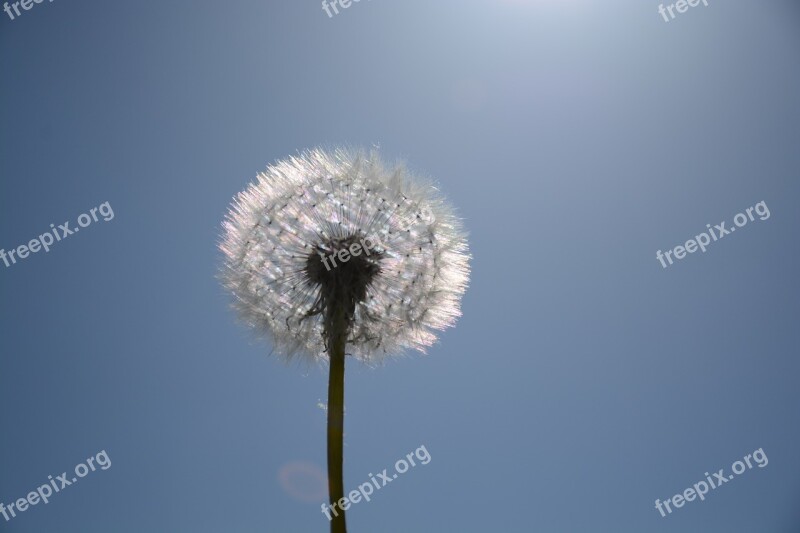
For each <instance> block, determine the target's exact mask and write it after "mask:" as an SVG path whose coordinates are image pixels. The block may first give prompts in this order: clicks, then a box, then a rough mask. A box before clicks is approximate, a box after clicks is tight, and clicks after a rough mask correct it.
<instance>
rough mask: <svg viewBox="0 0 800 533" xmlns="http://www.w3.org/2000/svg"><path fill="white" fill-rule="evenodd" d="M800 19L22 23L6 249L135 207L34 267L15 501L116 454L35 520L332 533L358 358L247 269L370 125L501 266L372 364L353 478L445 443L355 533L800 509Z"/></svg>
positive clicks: (108, 17) (0, 143)
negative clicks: (313, 166) (302, 352)
mask: <svg viewBox="0 0 800 533" xmlns="http://www.w3.org/2000/svg"><path fill="white" fill-rule="evenodd" d="M799 22H800V9H798V7H797V5H796V4H794V3H792V2H790V1H788V0H786V1H782V0H770V1H766V2H745V1H726V2H720V1H718V0H710V1H709V6H708V7H705V6H703V5H702V4H700V5H699V6H698V7H693V8H689V9H688V11H687V12H685V13H683V14H680V15H679V16H678V17H677V18H676V19H675V20H672V21H670V22H665V21H664V20H663V18H662V17H661V16H660V15H659V14H658V3H656V2H655V1H654V2H649V1H632V0H626V1H616V0H610V1H606V2H589V1H588V0H570V1H566V0H559V1H556V0H527V1H526V0H518V1H511V0H508V1H489V0H469V1H455V0H453V1H450V0H437V1H436V2H431V1H429V0H427V1H423V0H405V1H403V2H399V1H391V0H374V1H368V2H364V1H362V2H359V3H354V4H353V5H352V6H351V7H349V8H348V9H346V10H342V11H341V13H340V14H339V15H336V16H334V17H332V18H329V17H328V16H327V15H326V14H325V11H324V10H323V9H322V8H321V6H320V3H319V2H316V1H305V0H303V1H296V0H295V1H292V2H280V3H278V2H274V1H270V2H257V1H255V0H252V1H238V0H232V1H228V2H209V1H205V0H198V1H194V2H189V1H188V0H186V1H182V0H174V1H170V2H120V1H107V2H99V1H90V0H71V1H70V2H66V1H64V0H56V1H54V2H43V3H40V4H33V7H32V8H31V9H30V10H29V11H23V12H22V14H21V15H20V16H18V17H16V18H15V19H14V20H11V19H10V17H8V16H7V15H6V14H5V13H2V12H0V72H2V75H0V96H2V104H0V248H2V249H4V250H6V251H8V250H11V249H15V248H16V247H18V246H19V245H22V244H26V243H28V242H29V241H30V240H31V239H33V238H35V237H37V236H38V235H40V234H42V233H44V232H46V231H48V230H49V228H50V224H51V223H52V224H54V225H56V226H57V225H59V224H62V223H63V222H64V221H71V224H72V226H73V227H74V226H75V225H76V222H75V221H76V220H77V218H78V216H79V215H81V214H82V213H89V211H90V210H91V209H92V208H95V207H97V206H99V205H101V204H103V203H104V202H108V203H109V204H110V206H111V207H112V208H113V210H114V215H115V216H114V218H113V220H109V221H104V220H103V219H102V218H100V219H99V220H98V221H97V222H95V223H92V224H91V225H89V226H87V227H85V228H81V232H80V233H77V234H74V235H70V236H69V237H68V238H67V239H65V240H64V241H61V242H58V243H57V244H55V245H54V246H53V247H52V249H51V250H50V251H49V252H47V253H43V252H41V251H40V252H38V253H35V254H32V255H30V256H29V257H27V258H25V259H24V260H21V261H20V262H19V263H17V264H13V265H12V266H10V267H6V266H5V265H4V264H2V263H0V294H1V295H2V299H0V341H1V345H2V348H0V502H2V503H4V504H6V505H8V504H9V503H11V502H14V501H16V500H17V499H18V498H23V497H26V495H27V494H28V493H29V492H30V491H32V490H35V489H36V488H37V487H39V486H41V485H42V484H44V483H47V481H48V475H52V476H53V477H54V478H55V477H56V476H57V475H60V474H61V473H62V472H63V471H69V472H72V471H73V469H74V467H75V465H77V464H79V463H82V462H85V461H86V460H87V459H88V458H90V457H95V456H96V455H97V454H98V453H99V452H101V451H103V450H105V452H106V453H107V455H108V457H109V458H110V460H111V463H112V466H111V467H110V468H108V469H107V470H100V469H98V470H96V471H95V472H91V473H89V474H88V475H87V476H86V477H85V478H84V479H81V480H79V481H78V482H77V483H75V484H74V485H72V486H69V487H68V488H65V489H64V491H63V492H60V493H58V494H56V495H54V496H53V497H52V498H51V500H50V502H49V503H48V504H47V505H43V504H41V503H40V504H39V505H36V506H34V507H31V508H29V509H28V510H27V511H25V512H23V513H21V514H19V515H18V516H17V517H16V518H13V519H12V520H10V521H5V520H4V519H3V518H2V515H0V531H8V532H11V533H27V532H41V531H54V530H60V531H68V532H72V531H75V532H78V531H80V532H82V533H83V532H107V531H114V532H118V533H127V532H139V531H154V532H183V531H186V532H189V531H191V532H217V531H234V532H243V533H245V532H255V531H274V532H280V533H305V532H313V531H326V530H327V527H328V523H327V519H326V518H325V517H324V515H323V514H322V513H321V512H320V504H321V503H323V501H325V500H326V496H325V487H324V477H320V476H321V475H323V474H321V473H322V472H324V470H325V413H324V411H323V410H322V409H321V408H320V407H319V403H320V402H324V401H325V397H326V384H327V376H326V373H325V371H324V369H318V368H316V367H308V366H304V365H302V364H290V365H286V364H284V363H283V362H282V361H281V360H280V359H278V358H276V357H270V356H269V353H270V351H271V346H270V344H269V343H268V342H264V341H261V340H258V339H256V338H254V337H253V335H252V334H251V333H250V332H248V331H247V330H246V329H245V328H243V327H242V326H240V325H239V324H238V323H237V321H236V318H235V316H234V314H233V313H232V312H231V311H230V310H229V308H228V303H229V298H228V295H226V294H225V293H224V291H223V290H222V289H221V287H220V285H219V283H218V281H217V279H216V278H215V276H216V273H217V271H218V268H219V265H220V263H221V254H220V253H219V252H218V250H217V248H216V246H217V242H218V238H219V234H220V223H221V220H222V218H223V216H224V214H225V212H226V209H227V207H228V204H229V202H230V200H231V198H232V197H233V196H234V195H235V194H236V193H237V192H238V191H240V190H242V189H244V188H245V187H246V186H247V184H248V183H249V182H250V181H251V180H252V179H254V177H255V175H256V173H257V172H259V171H261V170H263V169H264V168H265V166H266V165H268V164H269V163H271V162H273V161H275V160H277V159H280V158H283V157H286V156H287V155H291V154H294V153H296V152H297V151H298V150H302V149H305V148H310V147H314V146H335V145H349V146H364V147H370V146H374V145H377V146H380V149H381V152H382V153H383V155H384V157H385V158H387V159H390V160H394V159H400V160H403V161H406V162H407V164H408V166H409V167H410V168H411V169H412V170H413V171H415V172H417V173H420V174H423V175H426V176H430V177H432V178H433V179H434V180H435V181H436V183H437V185H438V186H439V188H440V189H441V190H442V191H443V192H444V193H445V194H446V196H447V197H448V198H449V199H450V201H451V202H452V203H453V204H454V205H455V206H456V208H457V210H458V213H459V215H460V216H461V217H462V218H463V219H464V224H465V226H466V228H467V229H468V230H469V232H470V238H469V240H470V247H471V252H472V254H473V256H474V259H473V261H472V269H473V272H472V278H471V284H470V288H469V290H468V291H467V293H466V295H465V297H464V300H463V313H464V316H463V317H462V319H461V320H460V321H459V324H458V325H457V326H456V327H455V328H453V329H450V330H448V331H446V332H445V333H444V334H443V335H441V338H440V342H439V343H438V344H437V345H436V346H435V347H433V348H432V349H431V350H430V351H429V353H428V355H426V356H418V355H416V354H409V357H403V358H399V359H396V360H393V361H390V362H388V363H387V364H385V365H383V366H380V367H379V368H377V369H369V368H364V367H361V366H359V365H358V364H356V363H350V364H349V366H348V368H347V382H346V392H345V393H346V406H347V413H346V421H345V427H346V435H345V487H346V489H347V490H350V489H352V488H355V487H356V486H357V485H358V484H360V483H363V482H365V481H367V480H368V479H369V475H370V474H375V473H377V472H379V471H382V470H383V469H384V468H388V469H390V471H391V469H392V468H393V465H394V464H395V461H397V460H398V459H400V458H403V457H405V456H406V454H407V453H409V452H413V451H414V450H416V449H417V448H419V447H420V446H425V447H426V449H427V450H428V452H429V453H430V456H431V461H430V462H429V463H428V464H426V465H418V466H416V467H413V468H411V469H410V470H409V471H408V472H407V473H405V474H403V475H402V476H400V477H399V478H398V479H397V480H396V481H393V482H392V484H391V485H388V486H386V487H384V488H382V489H381V490H380V491H378V492H376V494H375V496H374V498H373V499H372V501H370V502H361V503H359V504H357V505H355V506H354V507H353V508H351V510H350V511H349V512H348V523H349V526H350V530H351V531H352V532H359V531H381V532H385V533H395V532H397V533H399V532H406V531H418V532H422V533H428V532H430V533H434V532H443V531H462V532H483V531H502V532H528V531H553V532H585V531H599V532H606V531H614V532H641V531H648V532H662V531H664V532H668V531H676V532H678V531H679V532H681V533H685V532H708V531H726V532H752V531H768V532H780V533H783V532H786V533H788V532H793V531H796V530H797V528H798V527H800V513H798V511H797V503H796V502H797V498H798V497H800V481H799V480H800V477H798V472H800V458H798V455H797V453H796V451H797V449H798V446H799V445H800V432H799V431H798V422H800V416H799V415H798V410H797V405H798V401H800V390H798V387H797V379H796V376H797V374H798V371H800V363H798V359H797V347H798V330H797V327H796V325H797V317H798V311H799V309H798V301H799V300H798V298H797V296H798V285H797V282H796V275H797V272H798V271H799V270H800V269H799V268H798V267H799V266H800V265H799V264H798V263H799V262H800V260H799V259H800V258H799V256H798V252H797V246H796V244H797V235H796V230H797V227H798V223H799V222H800V208H798V199H800V195H798V193H800V185H798V181H797V171H798V168H800V151H798V150H797V140H798V133H800V132H799V131H798V124H800V122H799V121H798V118H800V111H799V110H798V105H797V104H798V99H797V95H798V94H800V66H799V65H798V63H797V61H796V50H797V49H798V44H800V42H799V41H800V31H799V30H798V28H800V26H798V23H799ZM761 201H764V202H765V203H766V205H767V206H768V207H769V210H770V213H771V216H770V218H769V219H767V220H764V221H761V220H759V219H758V218H756V219H755V221H753V222H751V223H748V224H747V225H745V226H743V227H742V228H740V229H738V230H737V232H736V233H735V234H731V235H728V236H726V237H725V238H724V239H722V240H720V241H718V242H715V243H713V244H712V245H711V246H710V247H709V248H708V250H707V251H706V252H705V253H694V254H691V255H688V256H687V257H686V258H684V259H682V260H680V261H679V262H677V263H676V264H674V265H672V266H670V267H669V268H666V269H665V268H662V266H661V264H660V263H659V261H658V260H657V258H656V251H658V250H662V251H663V250H668V249H671V248H674V247H675V246H676V245H681V244H683V243H684V242H685V241H686V240H688V239H690V238H692V237H694V236H695V235H697V234H698V233H700V232H702V231H704V230H705V229H706V224H712V225H714V224H718V223H719V222H720V221H723V220H725V221H728V222H727V224H728V226H730V225H731V224H732V222H731V221H732V220H733V218H734V216H735V215H736V214H737V213H739V212H743V211H745V210H746V208H748V207H751V206H754V205H755V204H756V203H758V202H761ZM759 448H762V449H763V451H764V453H765V454H766V456H767V457H768V459H769V463H768V465H767V466H765V467H763V468H758V467H755V468H753V469H749V470H747V471H746V472H744V473H743V474H742V475H741V476H740V477H736V478H735V479H733V480H731V481H730V482H729V483H726V484H725V485H723V486H721V487H720V488H719V489H715V490H713V491H711V492H710V493H709V494H708V495H707V496H706V499H705V501H702V502H700V501H693V502H689V503H687V504H686V505H684V506H683V507H681V508H680V509H676V510H675V511H674V512H673V513H672V514H669V515H668V516H666V517H662V516H661V515H660V514H659V512H658V511H657V510H656V509H655V507H654V502H655V500H656V499H657V498H658V499H661V500H662V501H663V500H667V499H669V498H671V497H672V496H673V495H674V494H677V493H682V492H683V491H684V490H685V489H686V488H689V487H691V486H692V485H693V484H695V483H697V482H698V481H701V480H703V479H705V477H706V476H705V474H704V473H705V472H709V473H713V472H717V471H718V470H719V469H720V468H724V469H725V471H726V472H729V471H730V468H731V465H732V464H733V463H734V462H735V461H737V460H740V459H742V458H743V457H744V456H745V455H747V454H752V453H753V451H754V450H757V449H759Z"/></svg>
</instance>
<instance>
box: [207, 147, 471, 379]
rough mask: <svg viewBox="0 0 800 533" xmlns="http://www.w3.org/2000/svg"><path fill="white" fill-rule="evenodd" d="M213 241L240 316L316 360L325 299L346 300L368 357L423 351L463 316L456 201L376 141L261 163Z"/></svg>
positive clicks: (280, 344) (357, 342)
mask: <svg viewBox="0 0 800 533" xmlns="http://www.w3.org/2000/svg"><path fill="white" fill-rule="evenodd" d="M365 243H366V244H365ZM354 245H359V246H361V245H363V248H362V252H361V253H360V254H355V253H354V254H351V255H349V259H348V260H347V261H341V260H339V259H338V256H339V254H340V253H341V252H342V251H343V250H347V251H348V252H352V251H353V249H354V248H353V246H354ZM220 249H221V250H222V252H223V254H224V259H225V261H224V267H223V270H222V273H221V278H222V282H223V284H224V286H225V287H226V288H227V289H228V290H229V291H230V292H231V293H232V294H233V297H234V307H235V308H236V310H237V311H238V313H239V315H240V316H241V318H242V319H243V320H244V321H245V322H246V323H248V324H249V325H251V326H252V327H253V328H255V330H256V331H257V332H259V333H261V334H263V335H265V336H267V337H269V338H271V339H272V342H273V344H274V346H275V349H276V351H278V352H279V353H281V354H283V355H285V356H287V357H292V356H295V355H305V356H309V357H311V358H312V359H314V360H316V361H319V362H324V361H327V353H326V342H325V335H324V333H325V330H326V313H325V309H326V305H327V304H328V303H330V301H331V300H333V299H338V300H337V301H341V300H342V299H344V300H347V301H348V302H349V307H348V311H347V326H348V332H347V345H348V346H347V347H348V354H349V355H351V356H353V357H356V358H358V359H360V360H362V361H364V362H367V363H374V362H378V361H380V360H381V359H382V358H384V357H385V356H386V355H391V354H396V353H399V352H401V351H403V350H405V349H415V350H419V351H423V352H424V351H425V348H426V347H428V346H430V345H431V344H433V343H434V342H435V340H436V334H435V332H436V331H437V330H442V329H444V328H446V327H449V326H452V325H454V323H455V321H456V319H457V318H458V317H459V316H460V314H461V313H460V300H461V296H462V295H463V293H464V291H465V290H466V287H467V283H468V279H469V253H468V247H467V242H466V236H465V234H464V231H463V229H462V226H461V222H460V220H459V219H458V218H457V217H456V216H455V214H454V213H453V210H452V209H451V208H450V206H449V205H448V204H447V203H446V202H445V201H444V199H443V198H442V197H441V195H440V194H439V192H438V191H437V190H436V188H434V187H433V186H431V185H429V184H427V183H424V182H422V181H420V180H419V179H418V178H416V177H414V176H411V175H410V174H409V173H408V171H407V170H406V169H405V168H404V167H402V166H396V167H393V168H389V167H387V166H386V165H385V164H384V163H383V162H382V161H381V160H380V158H379V156H378V154H377V153H376V152H374V151H373V152H370V153H366V152H353V151H348V150H343V149H338V150H335V151H332V152H327V151H324V150H321V149H315V150H310V151H307V152H304V153H302V154H300V155H298V156H295V157H291V158H288V159H286V160H283V161H279V162H277V163H275V164H274V165H272V166H270V167H268V168H267V170H266V171H265V172H263V173H261V174H259V175H258V177H257V180H256V181H255V182H254V183H252V184H251V185H250V186H249V187H248V188H247V189H246V190H245V191H243V192H241V193H239V195H238V196H237V197H236V198H235V199H234V201H233V203H232V205H231V208H230V212H229V213H228V215H227V217H226V219H225V221H224V223H223V235H222V239H221V243H220ZM355 250H356V251H358V250H359V248H358V247H356V248H355ZM347 256H348V255H345V257H347ZM323 257H324V258H330V257H333V262H334V263H335V265H336V266H331V261H330V259H326V261H323ZM326 265H327V266H326ZM328 266H331V267H330V268H328Z"/></svg>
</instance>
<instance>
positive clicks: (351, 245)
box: [306, 234, 384, 327]
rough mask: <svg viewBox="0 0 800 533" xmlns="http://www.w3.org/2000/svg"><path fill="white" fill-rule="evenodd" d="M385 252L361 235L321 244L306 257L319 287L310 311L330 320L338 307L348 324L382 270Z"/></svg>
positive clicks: (309, 275)
mask: <svg viewBox="0 0 800 533" xmlns="http://www.w3.org/2000/svg"><path fill="white" fill-rule="evenodd" d="M383 253H384V252H383V250H382V249H381V248H380V246H379V245H378V244H377V243H376V242H372V241H371V240H370V239H369V238H366V237H365V236H363V235H360V234H355V235H351V236H349V237H344V238H341V239H332V240H329V241H327V242H324V243H322V244H320V245H318V246H317V247H316V249H315V250H314V251H313V252H312V253H311V254H309V256H308V259H307V260H306V275H307V276H308V279H309V281H311V282H312V283H314V284H316V285H318V286H319V290H320V293H319V298H318V300H317V303H316V305H315V306H314V308H313V309H312V310H311V311H310V312H309V314H312V315H313V314H319V313H322V314H323V315H324V316H325V320H326V322H328V320H329V319H331V318H332V314H333V313H335V312H336V311H337V309H338V310H341V311H343V312H344V315H345V318H346V320H347V326H348V327H349V326H350V322H351V321H352V318H353V313H355V308H356V304H358V303H359V302H363V301H364V300H365V299H366V297H367V290H368V288H369V285H370V283H372V281H373V280H374V279H375V276H377V275H378V273H380V270H381V267H380V260H381V258H382V256H383Z"/></svg>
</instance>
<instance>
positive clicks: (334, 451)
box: [327, 305, 347, 533]
mask: <svg viewBox="0 0 800 533" xmlns="http://www.w3.org/2000/svg"><path fill="white" fill-rule="evenodd" d="M332 314H333V315H334V316H333V317H332V318H333V320H331V326H332V327H331V328H330V329H329V330H328V332H327V334H328V350H329V355H330V376H329V379H328V493H329V495H330V504H331V508H332V509H334V516H333V519H332V520H331V533H347V525H346V523H345V519H344V509H342V508H341V507H339V505H338V504H337V503H336V502H338V501H339V500H340V499H341V498H343V497H344V476H343V475H342V461H343V455H344V454H343V439H344V357H345V355H344V352H345V343H346V342H347V320H346V312H345V309H344V306H342V305H336V306H335V308H334V310H333V313H332Z"/></svg>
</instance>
